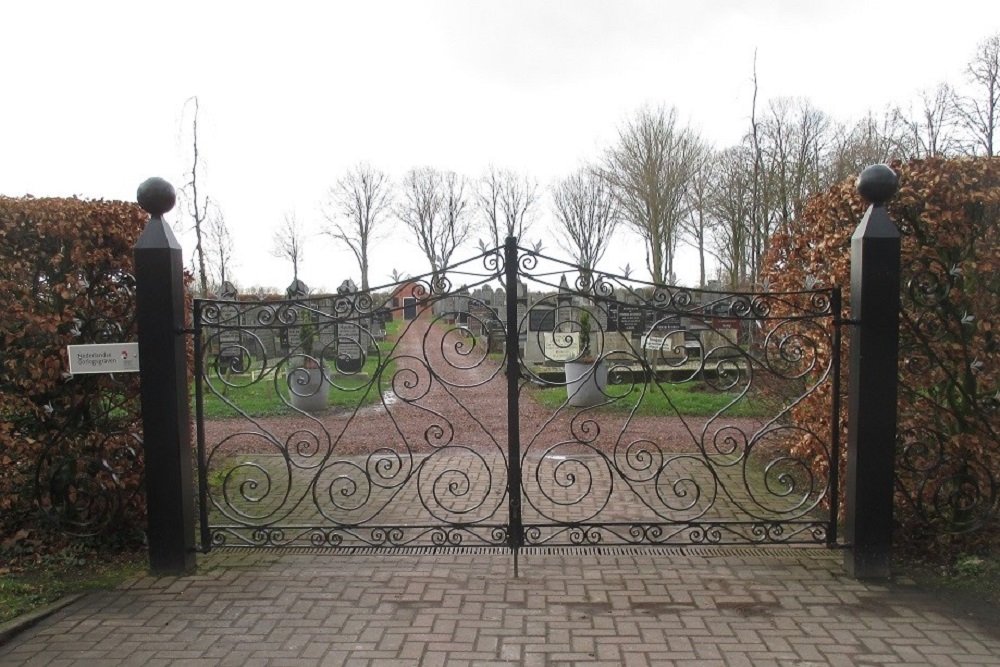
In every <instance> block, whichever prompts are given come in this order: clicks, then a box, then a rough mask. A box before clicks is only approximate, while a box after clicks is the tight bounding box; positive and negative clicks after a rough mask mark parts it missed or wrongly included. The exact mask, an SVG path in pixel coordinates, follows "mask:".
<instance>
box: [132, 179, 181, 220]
mask: <svg viewBox="0 0 1000 667" xmlns="http://www.w3.org/2000/svg"><path fill="white" fill-rule="evenodd" d="M136 201H137V202H139V206H141V207H142V209H143V210H144V211H146V213H149V214H150V215H158V216H162V215H163V214H164V213H166V212H167V211H169V210H170V209H172V208H173V207H174V204H175V203H176V202H177V194H176V193H175V192H174V186H172V185H170V183H168V182H167V181H166V180H164V179H162V178H160V177H159V176H153V177H152V178H147V179H146V180H145V181H143V182H142V184H141V185H139V190H138V192H137V193H136Z"/></svg>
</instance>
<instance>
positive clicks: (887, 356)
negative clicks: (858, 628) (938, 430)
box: [844, 164, 900, 579]
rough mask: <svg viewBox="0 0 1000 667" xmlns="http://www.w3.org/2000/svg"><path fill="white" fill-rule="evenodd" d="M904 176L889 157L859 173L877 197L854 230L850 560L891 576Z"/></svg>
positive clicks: (862, 569)
mask: <svg viewBox="0 0 1000 667" xmlns="http://www.w3.org/2000/svg"><path fill="white" fill-rule="evenodd" d="M898 184H899V179H898V177H897V176H896V173H895V172H893V170H892V169H890V168H889V167H888V166H886V165H884V164H880V165H873V166H871V167H868V168H867V169H865V170H864V171H863V172H861V175H860V176H859V177H858V192H859V193H860V194H861V196H862V197H864V198H865V200H866V201H868V202H870V203H871V205H870V206H869V207H868V210H867V211H866V212H865V215H864V217H863V218H862V219H861V223H860V224H859V225H858V228H857V230H855V232H854V236H853V237H851V318H852V320H853V324H854V326H853V327H852V329H851V338H850V340H851V358H850V368H849V373H850V375H849V380H848V417H847V497H846V504H845V516H846V523H845V526H844V533H845V534H844V536H845V538H846V540H847V542H848V547H847V550H846V552H845V556H844V567H845V569H846V570H847V572H848V574H850V575H851V576H852V577H854V578H856V579H885V578H888V577H889V575H890V562H891V556H892V521H893V519H892V502H893V486H894V472H893V465H894V458H895V447H896V394H897V384H898V363H899V361H898V360H899V288H900V277H899V273H900V258H899V253H900V242H899V230H898V229H897V228H896V225H894V224H893V223H892V221H891V220H890V219H889V214H888V212H887V211H886V208H885V205H886V203H887V202H888V201H889V200H890V199H891V198H892V196H893V195H894V194H895V193H896V188H897V187H898Z"/></svg>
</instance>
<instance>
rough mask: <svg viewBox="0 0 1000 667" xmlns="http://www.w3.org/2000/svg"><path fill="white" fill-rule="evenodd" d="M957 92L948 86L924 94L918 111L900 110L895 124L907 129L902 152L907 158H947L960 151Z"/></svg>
mask: <svg viewBox="0 0 1000 667" xmlns="http://www.w3.org/2000/svg"><path fill="white" fill-rule="evenodd" d="M956 107H957V104H956V98H955V92H954V91H953V90H952V88H951V86H949V85H948V84H947V83H941V84H938V86H937V87H936V88H934V89H933V90H925V91H922V92H921V93H920V95H919V99H918V105H917V109H916V111H914V110H913V108H912V107H911V108H910V111H909V112H906V111H903V109H902V108H900V107H896V109H895V111H894V116H895V121H896V122H898V123H899V124H900V126H901V127H902V128H903V130H904V138H903V142H902V146H901V148H902V150H903V152H904V157H907V158H927V157H947V156H950V155H954V154H956V153H957V152H958V149H959V143H958V141H957V137H956V136H955V123H956V120H957V119H956Z"/></svg>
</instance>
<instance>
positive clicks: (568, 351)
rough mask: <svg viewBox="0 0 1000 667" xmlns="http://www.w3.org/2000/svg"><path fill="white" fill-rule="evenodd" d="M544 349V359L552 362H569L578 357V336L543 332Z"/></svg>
mask: <svg viewBox="0 0 1000 667" xmlns="http://www.w3.org/2000/svg"><path fill="white" fill-rule="evenodd" d="M542 340H543V341H544V343H545V349H544V350H542V352H543V354H544V355H545V358H546V359H551V360H552V361H570V360H572V359H576V358H577V357H579V356H580V334H578V333H558V332H553V333H549V332H545V333H544V334H542Z"/></svg>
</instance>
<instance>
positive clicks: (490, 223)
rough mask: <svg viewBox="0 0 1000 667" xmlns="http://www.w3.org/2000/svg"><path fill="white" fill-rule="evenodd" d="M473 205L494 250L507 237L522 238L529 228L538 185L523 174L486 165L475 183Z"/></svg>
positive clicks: (534, 208) (534, 209) (535, 203)
mask: <svg viewBox="0 0 1000 667" xmlns="http://www.w3.org/2000/svg"><path fill="white" fill-rule="evenodd" d="M477 203H478V205H479V211H480V214H481V215H482V219H483V223H484V227H485V228H486V232H487V234H489V235H490V237H492V240H493V247H495V248H498V247H500V246H501V245H503V243H504V241H505V240H506V239H507V237H508V236H514V237H516V238H518V239H521V238H523V236H524V233H525V232H527V231H528V229H529V228H530V227H531V223H532V222H534V216H535V212H536V208H537V206H538V182H537V181H535V180H534V179H533V178H531V177H530V176H528V175H526V174H516V173H514V172H513V171H510V170H509V169H498V168H496V167H494V166H490V167H489V168H488V169H487V170H486V173H485V174H484V175H483V177H482V178H481V179H480V181H479V192H478V196H477Z"/></svg>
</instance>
